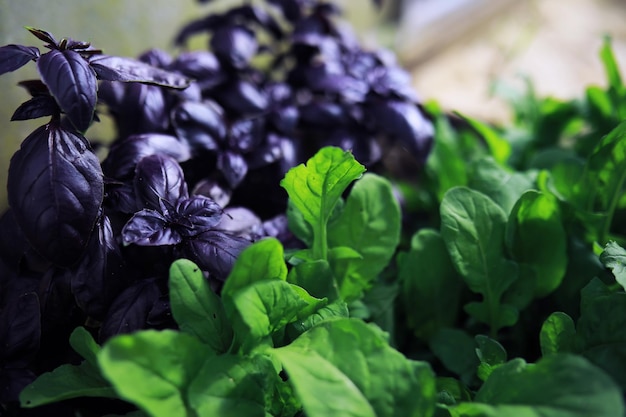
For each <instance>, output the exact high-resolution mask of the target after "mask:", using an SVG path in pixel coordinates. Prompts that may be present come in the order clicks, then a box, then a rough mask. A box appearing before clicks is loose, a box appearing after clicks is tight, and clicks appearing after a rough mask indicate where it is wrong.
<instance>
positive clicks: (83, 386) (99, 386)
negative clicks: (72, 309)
mask: <svg viewBox="0 0 626 417" xmlns="http://www.w3.org/2000/svg"><path fill="white" fill-rule="evenodd" d="M70 345H71V346H72V348H73V349H74V350H75V351H76V352H77V353H79V354H80V355H81V356H82V357H83V358H85V361H83V362H82V363H81V364H80V365H71V364H64V365H61V366H59V367H58V368H56V369H54V370H53V371H52V372H47V373H44V374H42V375H40V376H39V377H38V378H37V379H36V380H35V381H34V382H32V383H31V384H30V385H28V386H27V387H26V388H25V389H24V390H23V391H22V392H21V393H20V403H21V404H22V407H27V408H30V407H38V406H40V405H44V404H49V403H53V402H57V401H62V400H67V399H70V398H78V397H105V398H117V394H116V392H115V390H114V389H113V387H112V386H111V384H110V383H108V382H107V381H106V380H105V379H104V378H103V377H102V376H101V375H100V370H99V368H98V361H97V354H98V353H99V352H100V346H98V344H97V343H96V341H95V340H94V339H93V337H92V336H91V334H90V333H89V332H88V331H87V330H86V329H85V328H84V327H77V328H76V329H74V331H73V332H72V334H71V335H70Z"/></svg>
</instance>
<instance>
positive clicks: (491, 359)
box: [474, 334, 507, 381]
mask: <svg viewBox="0 0 626 417" xmlns="http://www.w3.org/2000/svg"><path fill="white" fill-rule="evenodd" d="M474 340H475V341H476V345H477V346H478V347H477V348H476V356H478V359H479V360H480V365H479V366H478V370H477V372H476V373H477V375H478V377H479V378H480V379H482V380H483V381H486V380H487V378H489V375H491V373H492V372H493V371H494V370H495V369H496V368H498V367H499V366H501V365H502V364H504V363H505V362H506V359H507V353H506V350H505V349H504V347H503V346H502V345H501V344H500V343H498V341H497V340H494V339H491V338H489V337H487V336H485V335H482V334H479V335H477V336H476V337H475V338H474Z"/></svg>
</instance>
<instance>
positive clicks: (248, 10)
mask: <svg viewBox="0 0 626 417" xmlns="http://www.w3.org/2000/svg"><path fill="white" fill-rule="evenodd" d="M229 14H230V15H233V17H239V16H240V17H243V18H245V19H246V20H247V21H249V22H255V23H258V24H259V25H260V26H261V27H262V28H263V29H266V30H268V31H269V32H270V33H271V34H272V36H274V37H275V38H282V36H283V31H282V29H281V28H280V25H279V24H278V22H276V20H274V18H273V17H272V16H271V15H270V14H268V13H267V12H265V10H263V9H262V8H261V7H258V6H253V5H250V4H247V5H244V6H240V7H236V8H233V9H231V11H230V12H229Z"/></svg>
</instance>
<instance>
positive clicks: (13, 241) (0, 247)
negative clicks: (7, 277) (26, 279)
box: [0, 208, 30, 279]
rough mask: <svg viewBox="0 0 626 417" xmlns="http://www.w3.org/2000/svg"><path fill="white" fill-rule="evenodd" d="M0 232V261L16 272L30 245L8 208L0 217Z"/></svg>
mask: <svg viewBox="0 0 626 417" xmlns="http://www.w3.org/2000/svg"><path fill="white" fill-rule="evenodd" d="M0 230H1V231H2V233H0V260H2V261H4V262H5V263H6V265H7V266H8V267H10V268H11V270H13V271H17V269H18V266H19V263H20V261H21V260H22V257H23V256H24V254H25V253H26V252H27V251H28V249H29V248H30V244H29V243H28V241H27V240H26V237H25V236H24V233H23V232H22V229H20V227H19V225H18V224H17V222H16V221H15V217H14V216H13V210H12V209H10V208H9V209H8V210H7V211H5V212H4V214H2V216H0ZM1 278H2V277H0V279H1Z"/></svg>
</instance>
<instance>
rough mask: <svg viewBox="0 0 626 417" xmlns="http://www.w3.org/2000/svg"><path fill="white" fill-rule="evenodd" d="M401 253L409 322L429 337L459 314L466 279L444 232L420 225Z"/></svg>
mask: <svg viewBox="0 0 626 417" xmlns="http://www.w3.org/2000/svg"><path fill="white" fill-rule="evenodd" d="M402 255H403V256H399V257H398V279H399V281H400V282H401V285H402V287H401V288H402V290H401V292H400V297H401V299H402V301H403V303H404V309H405V311H406V314H407V320H408V325H409V326H410V327H411V329H413V331H414V332H415V335H416V336H417V337H419V338H421V339H425V340H428V339H429V338H430V337H431V336H432V335H433V334H435V333H436V332H437V330H439V329H440V328H442V327H449V326H452V325H453V324H454V323H455V321H456V318H457V315H458V310H459V309H458V305H459V302H460V297H461V290H462V288H463V287H462V284H463V281H462V280H461V277H460V276H459V274H458V273H457V272H456V270H455V269H454V266H453V265H452V261H451V260H450V255H449V254H448V250H447V249H446V246H445V243H444V241H443V239H442V237H441V234H440V233H439V232H437V231H435V230H432V229H421V230H419V231H418V232H417V233H415V235H414V236H413V238H412V239H411V250H410V251H409V252H406V253H403V254H402Z"/></svg>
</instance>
